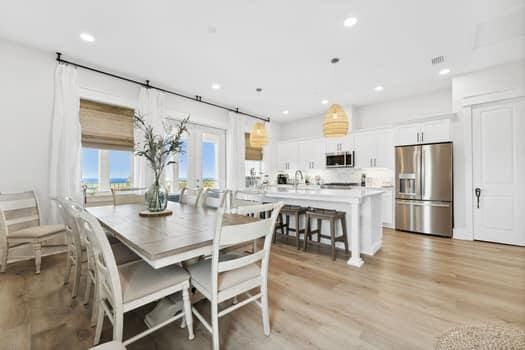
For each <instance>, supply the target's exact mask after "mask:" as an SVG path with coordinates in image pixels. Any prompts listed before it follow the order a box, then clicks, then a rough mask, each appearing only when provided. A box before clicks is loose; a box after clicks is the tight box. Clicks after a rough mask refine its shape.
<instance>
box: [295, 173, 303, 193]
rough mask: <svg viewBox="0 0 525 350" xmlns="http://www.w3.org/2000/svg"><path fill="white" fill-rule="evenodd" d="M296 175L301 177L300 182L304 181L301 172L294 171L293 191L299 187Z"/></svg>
mask: <svg viewBox="0 0 525 350" xmlns="http://www.w3.org/2000/svg"><path fill="white" fill-rule="evenodd" d="M297 175H301V181H303V180H304V177H303V172H302V171H301V170H296V171H295V175H294V186H295V189H297V187H299V179H298V178H297Z"/></svg>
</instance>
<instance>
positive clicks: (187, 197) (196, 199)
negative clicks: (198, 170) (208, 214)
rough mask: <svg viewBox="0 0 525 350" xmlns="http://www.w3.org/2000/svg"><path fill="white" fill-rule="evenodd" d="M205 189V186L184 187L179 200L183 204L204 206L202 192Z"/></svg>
mask: <svg viewBox="0 0 525 350" xmlns="http://www.w3.org/2000/svg"><path fill="white" fill-rule="evenodd" d="M205 191H206V189H205V188H198V187H195V188H192V187H184V188H183V189H182V191H181V192H180V197H179V202H180V203H182V204H189V205H193V206H194V207H200V206H202V202H201V199H202V194H203V193H204V192H205Z"/></svg>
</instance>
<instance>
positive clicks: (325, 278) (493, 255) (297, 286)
mask: <svg viewBox="0 0 525 350" xmlns="http://www.w3.org/2000/svg"><path fill="white" fill-rule="evenodd" d="M364 259H365V262H366V264H365V265H364V266H363V267H362V268H360V269H357V268H352V267H349V266H348V265H346V263H345V259H344V256H343V255H340V256H338V260H337V261H336V262H332V261H331V259H330V256H329V250H328V249H323V248H316V247H312V249H311V250H309V252H308V253H304V252H302V251H297V250H296V249H295V247H294V246H293V245H292V244H286V243H284V242H282V241H281V242H278V243H277V244H275V245H274V246H273V248H272V256H271V266H270V282H269V285H270V311H271V326H272V334H271V336H270V337H265V336H264V334H263V331H262V324H261V316H260V312H259V310H258V308H257V307H256V306H255V305H253V304H252V305H249V306H246V307H243V308H241V309H239V310H237V311H235V312H233V313H232V314H230V315H228V316H226V317H224V318H223V319H221V321H220V329H221V338H222V340H221V344H222V348H223V349H250V350H256V349H432V348H433V347H434V344H435V341H436V337H437V336H439V335H440V334H442V333H443V332H444V331H446V330H448V329H450V328H452V327H455V326H458V325H463V324H485V323H498V324H512V325H513V326H516V327H520V328H523V329H525V248H520V247H512V246H505V245H498V244H490V243H484V242H470V241H459V240H450V239H445V238H437V237H428V236H422V235H414V234H408V233H402V232H396V231H393V230H385V235H384V244H383V248H382V250H381V251H380V252H379V253H378V254H377V255H376V256H374V257H365V258H364ZM64 267H65V257H64V255H58V256H53V257H48V258H45V259H43V261H42V274H41V275H40V276H36V275H34V265H33V262H31V261H28V262H19V263H16V264H13V265H10V266H8V269H7V272H6V273H5V274H3V275H0V349H2V350H3V349H9V350H14V349H16V350H24V349H35V350H39V349H87V348H88V347H89V346H90V345H91V342H92V337H93V333H94V329H93V328H91V327H90V326H89V313H88V311H89V308H85V307H84V306H83V305H82V304H81V302H80V300H74V301H73V302H71V299H70V293H71V292H70V288H71V286H70V285H67V286H64V285H63V284H62V283H63V276H64ZM82 287H83V286H82V285H81V288H82ZM208 306H209V304H207V302H206V301H203V302H201V303H199V305H198V307H199V309H200V310H202V311H203V313H207V312H206V311H207V309H208ZM147 311H148V309H143V310H139V311H137V312H132V313H130V315H129V316H127V317H126V320H125V325H126V328H125V332H124V334H125V337H129V336H130V335H132V334H134V333H135V332H136V331H137V330H141V329H144V324H143V322H142V319H143V315H144V314H145V313H146V312H147ZM194 322H195V327H196V338H195V339H194V340H193V341H189V340H187V333H186V331H185V330H184V329H180V328H179V325H178V324H172V325H171V326H168V327H166V328H164V329H161V330H160V331H158V332H156V333H154V334H152V335H150V336H148V337H146V338H144V339H142V340H140V341H139V342H137V343H135V344H132V345H131V346H130V347H129V349H131V350H138V349H159V350H160V349H175V348H177V349H211V342H210V336H209V334H208V333H207V332H206V330H205V329H204V327H203V326H202V325H200V324H199V322H198V321H196V320H195V321H194ZM106 325H107V326H108V327H106V329H105V330H104V332H103V340H109V339H110V338H111V328H110V327H109V321H107V320H106Z"/></svg>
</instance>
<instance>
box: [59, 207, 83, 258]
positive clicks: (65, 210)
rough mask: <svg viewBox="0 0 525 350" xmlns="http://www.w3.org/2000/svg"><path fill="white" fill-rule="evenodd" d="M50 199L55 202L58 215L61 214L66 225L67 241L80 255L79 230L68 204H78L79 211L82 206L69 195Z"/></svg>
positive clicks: (80, 240) (80, 241)
mask: <svg viewBox="0 0 525 350" xmlns="http://www.w3.org/2000/svg"><path fill="white" fill-rule="evenodd" d="M52 200H53V201H54V202H55V203H56V206H57V208H58V211H59V213H60V215H61V216H62V219H63V220H64V224H65V225H66V239H67V243H68V244H72V245H73V246H74V247H75V249H76V250H77V253H78V254H79V256H80V254H81V251H82V239H81V238H80V232H79V230H78V225H77V223H76V221H75V213H74V212H72V210H71V208H70V206H72V205H74V206H75V207H77V206H79V207H78V208H80V211H82V206H81V205H80V204H76V203H75V202H74V201H73V200H72V199H71V198H69V197H65V198H63V197H57V198H52Z"/></svg>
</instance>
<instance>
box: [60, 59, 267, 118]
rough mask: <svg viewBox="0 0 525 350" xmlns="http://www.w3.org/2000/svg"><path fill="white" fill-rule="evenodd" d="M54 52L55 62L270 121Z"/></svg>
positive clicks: (197, 96)
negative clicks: (85, 64)
mask: <svg viewBox="0 0 525 350" xmlns="http://www.w3.org/2000/svg"><path fill="white" fill-rule="evenodd" d="M56 54H57V62H61V63H66V64H70V65H72V66H75V67H78V68H82V69H86V70H89V71H92V72H96V73H99V74H103V75H107V76H109V77H112V78H116V79H120V80H124V81H127V82H128V83H133V84H137V85H140V86H143V87H145V88H148V89H155V90H159V91H162V92H165V93H167V94H171V95H175V96H178V97H182V98H185V99H188V100H192V101H195V102H199V103H204V104H206V105H208V106H213V107H216V108H221V109H224V110H227V111H229V112H234V113H238V114H242V115H245V116H247V117H250V118H255V119H259V120H262V121H265V122H270V118H264V117H259V116H257V115H253V114H250V113H245V112H241V111H240V110H239V108H230V107H226V106H222V105H219V104H216V103H213V102H209V101H204V100H202V96H199V95H195V96H193V97H192V96H188V95H184V94H181V93H179V92H175V91H171V90H166V89H163V88H160V87H156V86H153V85H150V83H149V80H146V82H145V83H143V82H141V81H138V80H133V79H130V78H126V77H123V76H121V75H117V74H113V73H109V72H106V71H103V70H100V69H96V68H93V67H88V66H84V65H82V64H78V63H75V62H71V61H67V60H64V59H62V53H60V52H57V53H56Z"/></svg>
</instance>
